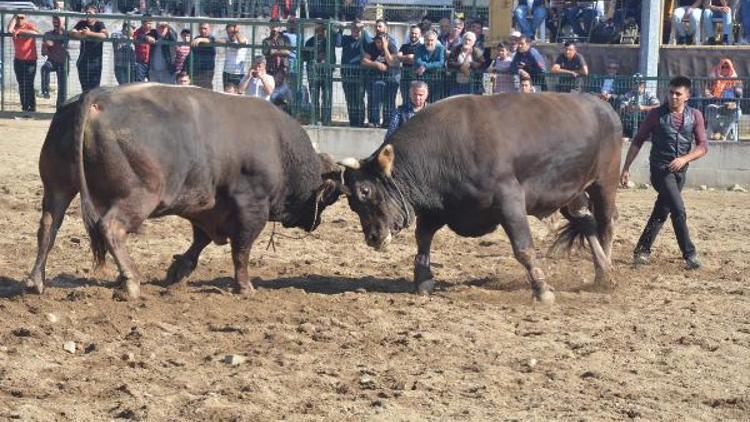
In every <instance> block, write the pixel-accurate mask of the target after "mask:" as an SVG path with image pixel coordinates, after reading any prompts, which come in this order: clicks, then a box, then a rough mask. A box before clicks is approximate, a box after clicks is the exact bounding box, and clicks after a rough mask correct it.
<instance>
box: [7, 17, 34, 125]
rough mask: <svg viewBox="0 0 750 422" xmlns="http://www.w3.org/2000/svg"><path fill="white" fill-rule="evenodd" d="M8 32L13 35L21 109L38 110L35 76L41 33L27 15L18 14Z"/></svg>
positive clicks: (13, 18) (12, 19)
mask: <svg viewBox="0 0 750 422" xmlns="http://www.w3.org/2000/svg"><path fill="white" fill-rule="evenodd" d="M8 32H9V33H10V34H11V36H12V37H13V49H14V51H15V55H14V58H13V71H14V72H15V73H16V80H17V81H18V93H19V96H20V97H21V109H22V110H23V111H24V112H34V111H36V97H35V95H34V78H36V59H37V56H36V40H35V38H34V35H39V31H37V29H36V25H34V24H33V23H31V22H29V21H27V20H26V15H22V14H17V15H15V16H13V17H12V18H10V21H9V22H8Z"/></svg>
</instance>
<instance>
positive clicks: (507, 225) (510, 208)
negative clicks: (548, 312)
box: [500, 187, 555, 304]
mask: <svg viewBox="0 0 750 422" xmlns="http://www.w3.org/2000/svg"><path fill="white" fill-rule="evenodd" d="M500 211H501V217H502V219H501V224H502V226H503V229H504V230H505V233H507V234H508V238H509V239H510V243H511V246H512V247H513V255H514V256H515V257H516V260H518V262H520V263H521V265H523V266H524V268H525V269H526V274H527V276H528V277H529V282H530V283H531V289H532V295H533V298H534V299H535V300H538V301H540V302H542V303H544V304H552V303H553V302H554V301H555V295H554V293H552V291H553V289H552V287H551V286H550V285H548V284H547V283H546V282H545V276H544V272H543V271H542V269H541V268H539V266H538V265H537V259H536V252H535V251H534V244H533V239H532V237H531V229H530V228H529V222H528V220H527V218H526V204H525V200H524V196H523V192H522V191H521V189H520V187H519V188H517V189H514V190H513V191H512V192H506V194H505V195H503V196H502V205H501V208H500Z"/></svg>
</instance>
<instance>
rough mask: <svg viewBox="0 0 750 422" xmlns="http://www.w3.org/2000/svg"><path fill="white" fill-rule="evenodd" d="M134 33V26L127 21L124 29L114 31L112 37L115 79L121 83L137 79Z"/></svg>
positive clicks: (123, 24) (124, 23) (123, 26)
mask: <svg viewBox="0 0 750 422" xmlns="http://www.w3.org/2000/svg"><path fill="white" fill-rule="evenodd" d="M133 34H134V32H133V27H132V26H131V25H130V24H129V23H128V22H127V21H126V22H123V23H122V31H119V32H115V33H113V34H112V37H111V38H112V53H113V56H114V60H115V79H117V83H118V84H120V85H122V84H127V83H130V82H133V81H135V77H136V76H135V75H136V68H135V66H136V61H135V47H134V46H133Z"/></svg>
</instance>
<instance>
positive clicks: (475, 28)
mask: <svg viewBox="0 0 750 422" xmlns="http://www.w3.org/2000/svg"><path fill="white" fill-rule="evenodd" d="M469 31H471V32H473V33H474V34H475V35H476V36H477V41H476V42H475V43H474V47H476V48H478V49H480V50H481V51H482V57H483V59H484V63H483V66H482V69H486V68H487V67H489V65H490V62H491V61H492V57H491V54H492V51H491V50H492V49H491V48H487V46H486V45H485V37H484V26H482V21H481V20H479V19H477V20H474V21H472V22H471V25H469Z"/></svg>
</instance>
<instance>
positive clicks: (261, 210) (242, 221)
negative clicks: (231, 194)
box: [231, 198, 269, 294]
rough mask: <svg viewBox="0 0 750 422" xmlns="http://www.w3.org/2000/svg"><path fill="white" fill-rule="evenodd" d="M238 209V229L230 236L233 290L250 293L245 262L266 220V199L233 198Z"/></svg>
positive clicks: (267, 208) (251, 289)
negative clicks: (246, 199) (245, 199)
mask: <svg viewBox="0 0 750 422" xmlns="http://www.w3.org/2000/svg"><path fill="white" fill-rule="evenodd" d="M235 200H236V201H237V209H238V211H237V212H238V213H239V216H238V220H239V221H238V223H239V230H236V231H235V232H236V234H235V235H233V236H232V237H231V246H232V263H233V264H234V280H235V291H236V292H237V293H239V294H247V293H252V292H253V291H254V290H255V288H253V285H252V283H251V282H250V277H249V275H248V272H247V262H248V259H249V257H250V250H251V249H252V246H253V243H254V242H255V239H257V238H258V236H259V235H260V232H261V231H263V227H265V225H266V221H268V212H269V211H268V210H269V206H268V203H267V201H257V200H255V199H253V200H249V201H243V200H241V199H240V198H235Z"/></svg>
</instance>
